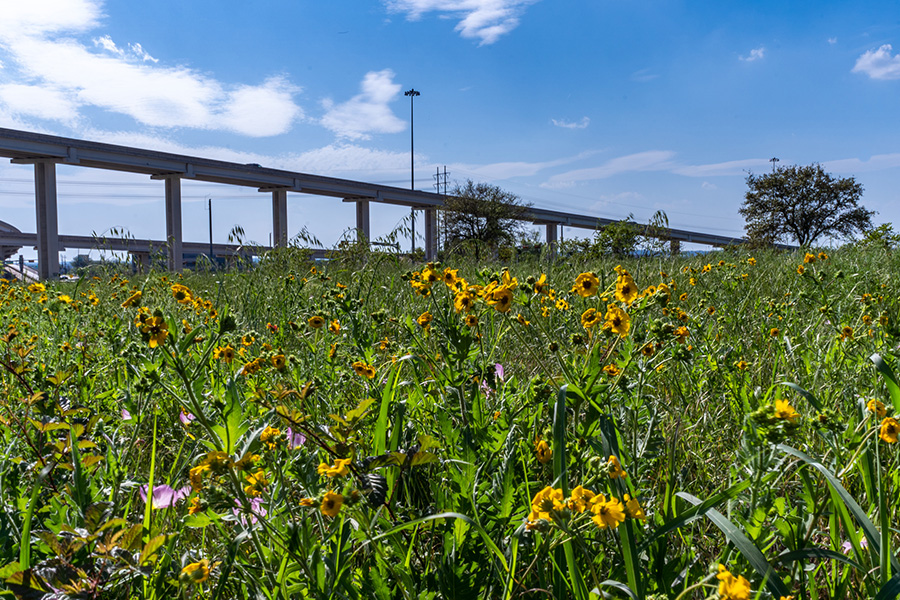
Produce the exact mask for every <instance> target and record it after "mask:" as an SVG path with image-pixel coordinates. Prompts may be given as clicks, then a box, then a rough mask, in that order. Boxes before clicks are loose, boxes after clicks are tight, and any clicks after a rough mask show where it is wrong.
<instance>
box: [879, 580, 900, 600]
mask: <svg viewBox="0 0 900 600" xmlns="http://www.w3.org/2000/svg"><path fill="white" fill-rule="evenodd" d="M897 596H900V575H896V576H895V577H894V578H893V579H891V580H890V581H888V582H887V583H886V584H884V585H883V586H881V589H880V590H878V593H877V594H875V600H894V598H896V597H897Z"/></svg>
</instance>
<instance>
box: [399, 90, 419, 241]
mask: <svg viewBox="0 0 900 600" xmlns="http://www.w3.org/2000/svg"><path fill="white" fill-rule="evenodd" d="M403 95H404V96H409V189H411V190H413V191H415V189H416V169H415V164H416V162H415V161H416V159H415V156H416V154H415V135H414V127H415V121H414V120H413V99H414V98H415V97H416V96H421V94H420V93H419V92H417V91H416V90H415V89H413V88H410V89H408V90H406V91H405V92H403ZM409 216H410V220H411V221H412V232H411V237H412V241H411V242H410V249H409V252H410V254H412V253H415V251H416V209H414V208H412V207H410V209H409Z"/></svg>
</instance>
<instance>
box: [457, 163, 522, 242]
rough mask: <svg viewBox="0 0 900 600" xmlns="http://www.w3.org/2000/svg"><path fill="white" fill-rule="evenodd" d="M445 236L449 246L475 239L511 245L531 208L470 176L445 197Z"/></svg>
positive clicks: (499, 189)
mask: <svg viewBox="0 0 900 600" xmlns="http://www.w3.org/2000/svg"><path fill="white" fill-rule="evenodd" d="M444 204H445V206H446V209H445V211H444V236H445V240H446V242H447V244H448V245H450V246H458V245H460V244H462V243H465V242H469V241H473V242H475V252H476V257H478V246H479V245H480V244H484V245H487V246H489V247H491V248H497V247H498V246H501V245H512V244H513V243H514V242H515V240H516V236H517V235H520V234H521V233H522V232H524V230H525V225H524V223H523V221H522V220H521V219H522V217H523V216H524V214H525V211H526V210H527V209H528V206H529V205H527V204H523V203H522V202H521V201H520V199H519V197H518V196H516V195H515V194H513V193H510V192H507V191H504V190H502V189H501V188H499V187H497V186H495V185H489V184H487V183H474V182H473V181H472V180H471V179H469V180H468V181H466V183H465V184H463V185H457V186H456V187H455V188H453V190H452V191H451V192H450V194H449V195H448V196H447V197H446V198H445V199H444Z"/></svg>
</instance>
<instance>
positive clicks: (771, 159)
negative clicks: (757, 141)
mask: <svg viewBox="0 0 900 600" xmlns="http://www.w3.org/2000/svg"><path fill="white" fill-rule="evenodd" d="M769 162H770V163H772V172H773V173H774V172H775V163H777V162H781V159H779V158H777V157H775V156H773V157H772V158H770V159H769Z"/></svg>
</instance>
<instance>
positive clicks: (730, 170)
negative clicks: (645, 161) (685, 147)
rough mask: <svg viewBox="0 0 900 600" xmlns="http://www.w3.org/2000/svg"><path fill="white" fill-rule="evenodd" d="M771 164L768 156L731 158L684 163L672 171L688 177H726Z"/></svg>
mask: <svg viewBox="0 0 900 600" xmlns="http://www.w3.org/2000/svg"><path fill="white" fill-rule="evenodd" d="M766 166H771V165H770V164H769V159H767V158H745V159H742V160H729V161H726V162H720V163H710V164H706V165H683V166H679V167H675V168H674V169H672V172H673V173H675V174H677V175H685V176H687V177H724V176H729V175H742V174H744V173H746V172H747V171H749V170H752V169H754V168H763V167H766Z"/></svg>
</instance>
